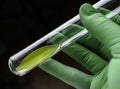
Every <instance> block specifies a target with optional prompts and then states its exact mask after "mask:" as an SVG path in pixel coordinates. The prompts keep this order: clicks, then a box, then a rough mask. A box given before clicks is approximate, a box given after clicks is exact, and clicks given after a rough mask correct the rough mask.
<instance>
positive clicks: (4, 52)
mask: <svg viewBox="0 0 120 89" xmlns="http://www.w3.org/2000/svg"><path fill="white" fill-rule="evenodd" d="M92 1H93V0H91V1H90V0H89V1H87V0H59V1H58V0H1V1H0V89H74V88H72V87H71V86H69V85H67V84H65V83H63V82H62V81H60V80H58V79H56V78H55V77H53V76H51V75H49V74H47V73H45V72H44V71H42V70H41V69H39V68H36V69H35V70H33V71H32V72H30V73H29V74H28V75H26V76H24V77H18V76H15V75H14V74H12V73H11V72H10V71H9V69H8V59H9V57H10V56H11V55H13V54H14V53H16V52H18V51H19V50H21V49H23V48H25V47H26V46H28V45H29V44H31V43H33V42H34V41H36V40H37V39H39V38H40V37H42V36H43V35H45V34H46V33H48V32H50V31H52V30H53V29H54V28H56V27H57V26H59V25H60V24H62V23H63V22H65V21H66V20H68V19H70V18H72V17H73V16H75V15H76V14H78V10H79V7H80V5H81V4H83V3H85V2H89V3H91V4H93V3H95V2H96V1H98V0H96V1H94V2H92ZM56 58H58V61H61V59H62V61H61V62H62V63H64V64H66V65H69V66H73V67H76V68H80V69H82V70H83V68H82V66H79V64H77V63H76V62H74V61H73V60H71V59H70V58H69V57H64V54H63V53H61V54H60V55H59V56H57V57H56Z"/></svg>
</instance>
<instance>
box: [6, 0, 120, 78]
mask: <svg viewBox="0 0 120 89" xmlns="http://www.w3.org/2000/svg"><path fill="white" fill-rule="evenodd" d="M119 5H120V1H119V0H101V1H99V2H97V3H96V4H94V5H93V7H94V8H99V7H105V8H111V6H112V8H111V10H113V9H115V8H117V9H115V10H113V11H112V12H111V13H109V14H108V15H106V17H107V18H111V17H113V16H114V15H116V14H117V13H119V12H120V6H119ZM80 23H81V22H80V18H79V15H77V16H75V17H73V18H72V19H71V20H69V21H67V22H66V23H64V24H63V25H61V26H59V27H58V28H56V29H55V30H53V31H52V32H50V33H49V34H47V35H45V36H44V37H42V38H41V39H39V40H38V41H36V42H35V43H33V44H31V45H30V46H28V47H26V48H25V49H23V50H21V51H20V52H18V53H16V54H15V55H13V56H11V57H10V59H9V61H8V65H9V68H10V70H11V71H12V72H13V73H14V74H16V75H19V76H23V75H25V74H27V73H28V72H30V71H31V70H32V69H34V68H35V67H37V65H38V64H36V65H35V64H33V66H32V67H28V66H29V65H32V64H28V66H27V68H25V69H24V68H22V67H19V65H20V64H21V63H22V62H23V61H24V60H25V58H26V57H27V56H28V55H29V54H30V53H31V52H33V51H35V50H36V49H38V48H41V47H43V46H45V45H47V43H48V41H49V39H50V38H52V37H53V36H54V35H56V34H58V33H61V31H62V30H64V29H65V28H69V27H70V25H71V24H80ZM70 30H71V31H74V29H72V28H71V29H70ZM87 33H88V31H87V30H86V29H84V30H83V31H81V32H78V33H77V34H76V35H74V36H72V37H70V38H69V39H68V40H65V41H64V42H63V43H61V44H60V45H53V46H51V48H53V49H54V50H52V49H51V52H50V53H51V56H50V55H48V57H47V58H49V57H52V56H53V55H55V54H56V53H57V52H59V51H60V50H61V49H63V48H64V47H66V46H68V45H69V44H70V43H71V42H73V41H74V40H76V39H78V38H80V37H82V36H84V35H85V34H87ZM58 40H59V39H58ZM48 48H49V47H48ZM43 49H45V48H43ZM36 52H37V51H36ZM41 52H42V51H41ZM44 55H46V54H44ZM44 55H43V56H44ZM47 58H45V59H47ZM28 63H29V62H28ZM23 66H24V65H23Z"/></svg>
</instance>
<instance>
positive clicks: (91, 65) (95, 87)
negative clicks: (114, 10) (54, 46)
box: [39, 4, 120, 89]
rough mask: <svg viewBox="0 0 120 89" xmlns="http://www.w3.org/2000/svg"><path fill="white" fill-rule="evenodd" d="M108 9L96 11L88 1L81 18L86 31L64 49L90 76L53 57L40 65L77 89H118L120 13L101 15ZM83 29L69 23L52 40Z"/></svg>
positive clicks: (82, 8)
mask: <svg viewBox="0 0 120 89" xmlns="http://www.w3.org/2000/svg"><path fill="white" fill-rule="evenodd" d="M108 12H109V11H108V10H106V9H103V8H100V9H98V10H96V9H94V8H93V7H92V6H91V5H90V4H84V5H82V6H81V8H80V17H81V21H82V23H83V25H84V26H85V28H87V30H88V31H89V34H87V35H86V36H84V37H82V38H80V39H79V40H77V41H76V42H73V43H72V44H71V45H69V46H68V47H66V48H64V49H63V52H64V53H66V54H67V55H69V56H70V57H72V58H73V59H74V60H76V61H77V62H78V63H80V64H82V65H83V66H84V67H85V68H86V69H88V70H89V71H90V72H91V73H92V74H93V75H88V74H86V73H83V72H81V71H80V70H78V69H75V68H72V67H69V66H66V65H63V64H61V63H60V62H57V61H55V60H54V59H52V58H51V60H48V61H46V62H45V63H43V64H42V65H39V67H40V68H41V69H43V70H45V71H46V72H48V73H50V74H52V75H53V76H55V77H57V78H59V79H61V80H62V81H64V82H66V83H67V84H69V85H71V86H73V87H75V88H77V89H120V84H119V83H120V26H119V25H120V16H119V15H116V16H114V17H113V18H112V19H111V20H110V19H107V18H106V17H105V16H104V15H105V14H107V13H108ZM71 29H72V32H70V31H71ZM82 29H83V27H81V26H78V25H71V26H70V27H68V28H67V29H65V30H64V31H63V32H62V34H57V35H56V36H55V37H53V38H52V39H51V42H52V43H61V42H62V41H64V40H65V39H67V38H69V37H71V36H72V35H74V34H75V33H77V32H79V31H81V30H82ZM69 32H70V33H69ZM68 33H69V34H68ZM59 38H60V39H59ZM57 39H59V40H57ZM79 43H80V44H79Z"/></svg>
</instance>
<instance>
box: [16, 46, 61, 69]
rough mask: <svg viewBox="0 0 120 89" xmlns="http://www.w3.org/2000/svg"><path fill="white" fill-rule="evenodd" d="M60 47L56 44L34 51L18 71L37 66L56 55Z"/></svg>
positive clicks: (18, 67)
mask: <svg viewBox="0 0 120 89" xmlns="http://www.w3.org/2000/svg"><path fill="white" fill-rule="evenodd" d="M58 47H59V44H55V45H49V46H44V47H41V48H39V49H37V50H35V51H33V52H32V53H30V54H29V55H28V56H26V57H25V58H24V59H23V60H22V61H21V63H20V64H19V65H18V66H17V67H16V70H17V71H20V70H24V69H30V68H33V67H35V66H37V65H38V64H39V63H41V62H43V61H44V60H46V59H47V58H49V57H51V56H52V55H53V54H54V53H55V51H56V50H57V48H58Z"/></svg>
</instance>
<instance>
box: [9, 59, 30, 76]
mask: <svg viewBox="0 0 120 89" xmlns="http://www.w3.org/2000/svg"><path fill="white" fill-rule="evenodd" d="M8 66H9V69H10V71H11V72H12V73H14V74H16V75H18V76H23V75H25V74H26V73H27V72H28V71H29V70H30V69H24V70H20V71H17V70H16V67H15V66H14V63H13V61H12V60H11V59H10V60H9V61H8Z"/></svg>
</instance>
